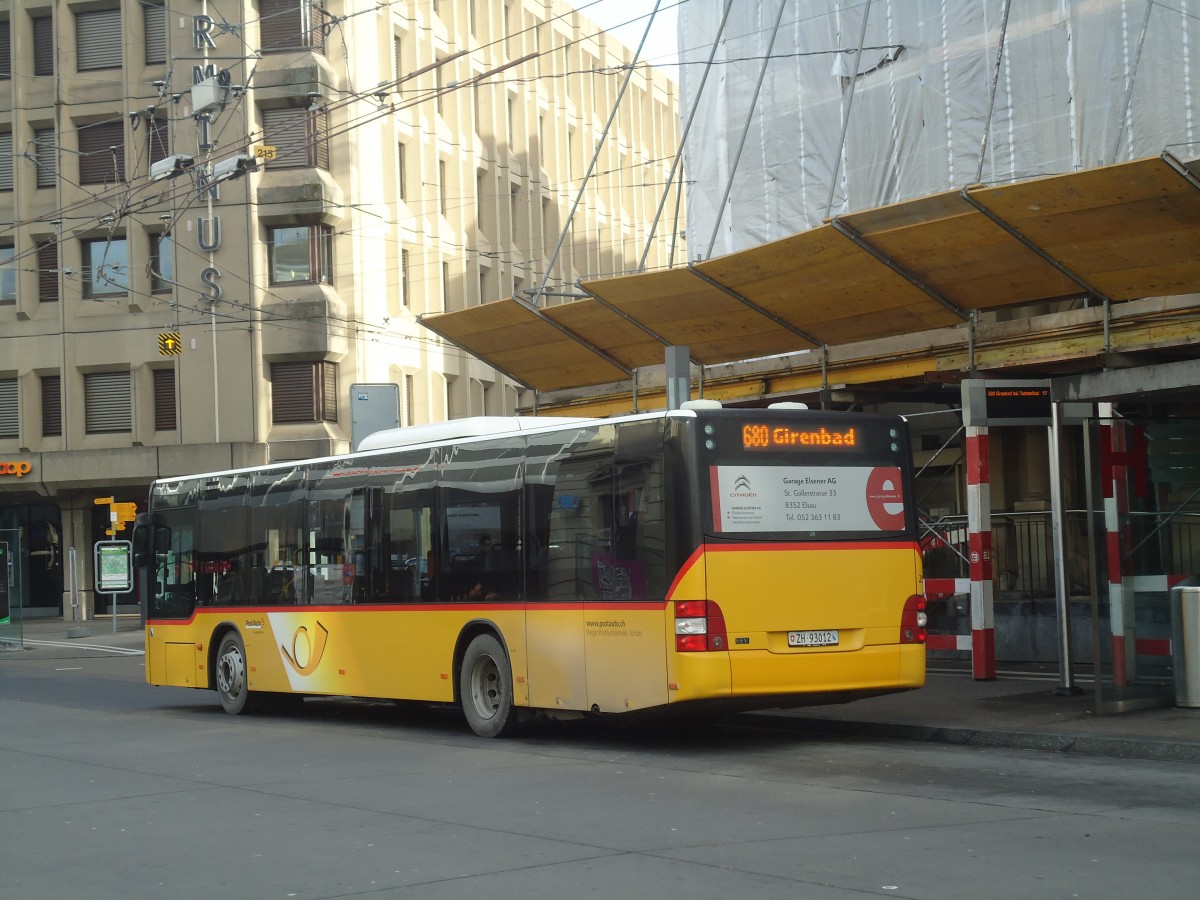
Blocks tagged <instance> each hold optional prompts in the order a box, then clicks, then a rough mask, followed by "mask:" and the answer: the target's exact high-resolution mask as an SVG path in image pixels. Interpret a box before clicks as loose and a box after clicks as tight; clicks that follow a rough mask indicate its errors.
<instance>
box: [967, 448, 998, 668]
mask: <svg viewBox="0 0 1200 900" xmlns="http://www.w3.org/2000/svg"><path fill="white" fill-rule="evenodd" d="M967 547H968V550H969V552H970V564H971V674H972V675H973V676H974V678H975V680H976V681H990V680H993V679H995V677H996V619H995V608H994V602H993V600H994V588H993V582H992V469H991V448H990V438H989V437H988V430H987V427H986V426H982V425H968V426H967Z"/></svg>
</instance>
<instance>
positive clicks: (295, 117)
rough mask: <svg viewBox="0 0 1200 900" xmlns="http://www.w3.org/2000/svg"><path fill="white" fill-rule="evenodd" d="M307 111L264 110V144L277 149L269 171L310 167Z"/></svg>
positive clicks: (289, 109) (288, 109)
mask: <svg viewBox="0 0 1200 900" xmlns="http://www.w3.org/2000/svg"><path fill="white" fill-rule="evenodd" d="M307 115H308V114H307V111H306V110H303V109H292V108H286V109H264V110H263V143H265V144H269V145H271V146H273V147H275V158H274V159H272V160H268V161H267V168H269V169H294V168H298V167H302V166H307V165H308V127H307Z"/></svg>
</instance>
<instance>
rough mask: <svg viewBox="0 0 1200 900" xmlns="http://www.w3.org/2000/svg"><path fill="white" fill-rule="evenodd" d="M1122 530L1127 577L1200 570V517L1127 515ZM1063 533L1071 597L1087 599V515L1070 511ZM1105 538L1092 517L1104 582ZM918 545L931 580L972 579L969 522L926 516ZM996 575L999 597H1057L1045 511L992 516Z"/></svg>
mask: <svg viewBox="0 0 1200 900" xmlns="http://www.w3.org/2000/svg"><path fill="white" fill-rule="evenodd" d="M1122 524H1123V525H1124V526H1125V527H1123V528H1122V538H1121V550H1120V552H1121V554H1122V559H1121V561H1120V565H1121V571H1122V574H1124V575H1125V576H1129V577H1138V576H1155V575H1180V574H1189V573H1193V572H1200V511H1196V512H1190V511H1189V512H1175V513H1130V514H1128V515H1127V516H1126V518H1125V520H1124V522H1123V523H1122ZM1064 530H1065V538H1066V540H1065V543H1066V548H1067V557H1068V558H1067V577H1068V580H1069V584H1070V585H1071V592H1072V594H1076V593H1079V594H1087V593H1089V592H1090V589H1091V576H1092V568H1093V566H1092V565H1091V563H1090V561H1089V558H1088V528H1087V512H1086V511H1084V510H1068V511H1067V513H1066V514H1065V516H1064ZM1104 535H1105V524H1104V517H1103V514H1101V513H1099V512H1093V513H1092V539H1093V541H1094V542H1095V546H1096V555H1097V559H1096V561H1095V567H1094V568H1095V572H1096V577H1097V578H1099V579H1100V581H1101V583H1103V582H1104V581H1105V579H1106V575H1105V573H1106V572H1107V571H1108V560H1106V559H1105V558H1104V554H1105V553H1106V552H1107V543H1106V541H1105V540H1104ZM921 540H922V545H923V546H924V547H925V548H926V549H925V554H924V556H925V577H926V578H967V577H969V576H970V555H969V548H968V534H967V517H966V516H940V517H937V518H930V517H922V521H921ZM992 573H993V575H992V577H993V580H994V583H995V586H996V596H997V599H1002V598H1004V599H1042V598H1049V597H1053V596H1054V543H1053V528H1052V526H1051V521H1050V513H1049V512H1048V511H1036V512H1016V511H1013V512H996V513H993V514H992ZM1098 587H1099V586H1098Z"/></svg>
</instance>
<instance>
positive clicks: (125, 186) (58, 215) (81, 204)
mask: <svg viewBox="0 0 1200 900" xmlns="http://www.w3.org/2000/svg"><path fill="white" fill-rule="evenodd" d="M381 5H382V6H390V5H391V4H390V3H383V4H381ZM588 5H589V6H590V5H591V4H588ZM582 9H586V6H585V7H582V8H581V10H582ZM365 12H367V10H364V11H360V12H359V13H353V14H351V15H349V16H342V17H338V18H337V19H336V20H335V21H334V22H333V23H332V24H333V25H334V26H337V27H340V23H341V21H344V20H346V19H348V18H350V17H352V16H354V15H359V14H364V13H365ZM568 15H570V12H567V13H564V14H563V15H562V16H561V17H566V16H568ZM260 21H261V20H260ZM224 24H225V25H226V29H225V30H227V31H229V32H231V33H237V32H238V29H236V28H233V27H232V26H228V23H224ZM541 24H544V23H535V24H534V25H532V26H530V27H529V28H526V29H523V30H522V31H521V32H517V34H522V33H525V32H527V31H531V30H534V29H536V28H537V27H539V25H541ZM583 39H585V38H581V39H580V40H583ZM503 40H504V39H498V40H497V41H494V42H492V44H488V45H483V46H481V48H479V49H484V48H485V47H489V46H493V45H494V44H499V43H501V42H502V41H503ZM570 43H571V44H574V43H577V42H574V41H573V42H570ZM561 49H562V47H561V46H560V47H557V48H550V49H547V50H545V51H542V52H541V53H540V54H539V53H530V54H526V55H525V56H523V57H521V58H519V59H517V60H511V61H509V62H507V63H504V64H502V65H500V66H497V67H494V68H493V69H491V70H489V71H487V72H484V73H480V74H479V75H476V76H474V77H472V78H470V79H466V80H463V81H459V82H455V83H452V84H449V85H446V86H445V87H443V88H440V89H435V90H432V91H427V92H425V93H424V94H423V95H422V96H419V97H414V98H411V99H410V100H409V101H408V102H405V103H403V104H399V105H396V104H393V105H391V106H389V108H388V109H386V110H385V111H383V113H381V114H383V115H387V114H391V113H393V112H396V111H402V110H404V109H408V108H411V107H412V106H415V105H416V104H418V103H421V102H424V101H426V100H428V99H430V98H431V97H436V96H439V95H442V94H445V93H448V92H450V91H452V90H457V89H459V88H461V87H465V86H468V85H473V84H479V83H482V82H483V81H484V79H486V78H487V77H490V76H492V75H494V74H498V73H499V72H500V71H504V70H507V69H509V68H512V67H514V66H517V65H521V64H523V63H525V62H529V61H532V60H533V59H536V58H538V57H539V56H545V55H549V54H551V53H554V52H557V51H560V50H561ZM471 52H474V51H469V50H467V51H460V53H458V54H453V55H452V56H449V57H445V58H443V59H441V60H437V61H435V62H434V63H432V64H431V65H429V66H426V67H423V68H422V69H420V70H416V71H414V72H411V73H407V74H406V75H405V76H402V77H400V78H397V79H395V80H394V81H392V82H385V83H383V84H382V85H381V86H378V87H376V88H375V89H373V90H372V91H371V92H370V96H372V97H373V96H375V95H376V94H377V93H378V92H379V91H380V90H382V89H383V88H385V87H388V86H395V87H399V85H401V84H403V83H405V82H407V81H409V80H410V79H412V78H415V77H419V76H420V75H422V74H425V73H426V72H428V71H429V70H431V69H433V68H436V67H438V66H441V65H445V64H447V63H450V62H452V61H455V60H457V59H458V58H461V57H462V56H465V55H468V54H470V53H471ZM259 58H261V55H260V54H256V55H254V56H247V57H244V59H246V60H249V59H255V60H257V59H259ZM174 62H175V60H172V71H173V67H174ZM166 96H167V91H166V90H165V86H164V89H163V90H160V91H159V94H158V97H159V100H160V102H161V101H162V100H163V99H164V98H165V97H166ZM244 96H245V95H244V93H243V94H241V95H239V96H238V98H237V99H238V102H239V103H240V102H242V100H243V98H244ZM359 99H365V97H362V96H358V95H352V96H350V97H348V98H345V99H344V100H343V101H339V102H340V103H342V104H349V103H351V102H354V101H355V100H359ZM338 108H340V106H339V105H338V104H329V105H328V106H327V109H329V110H334V109H338ZM377 117H378V116H375V115H370V114H368V115H367V116H365V117H363V118H362V120H361V121H358V122H356V123H353V124H349V125H347V126H346V127H345V128H343V129H342V130H341V131H337V132H330V133H327V134H326V135H325V138H326V139H329V138H334V137H339V136H341V135H343V134H345V133H348V132H349V131H351V130H353V129H354V128H355V127H360V126H361V125H365V124H369V123H370V122H372V121H374V120H375V119H376V118H377ZM118 118H119V119H122V120H123V119H124V114H123V115H122V116H120V117H114V120H116V119H118ZM167 118H168V121H174V122H180V121H186V119H188V118H194V117H178V118H176V117H170V116H168V117H167ZM225 121H226V123H227V122H229V121H231V119H226V120H225ZM93 124H94V123H93ZM223 127H224V125H223ZM255 136H256V133H252V134H250V135H247V136H246V140H245V141H244V142H241V143H240V144H239V146H238V148H236V149H245V148H248V146H249V144H250V143H251V141H252V139H253V138H254V137H255ZM58 149H60V151H61V150H62V149H65V148H58ZM139 159H140V155H139ZM76 186H77V187H79V188H81V189H85V190H86V188H84V187H83V186H82V185H78V184H77V185H76ZM141 187H145V185H142V186H141ZM138 188H139V186H138V185H137V184H135V183H133V182H132V181H130V180H129V179H128V178H127V179H126V182H124V183H121V184H120V185H119V186H118V185H116V184H114V186H113V187H112V188H111V189H108V190H106V191H103V192H100V193H95V194H92V196H91V197H89V198H84V199H81V200H78V201H76V202H75V203H73V204H70V205H68V206H66V207H61V208H60V209H58V210H55V211H53V212H51V213H48V214H46V215H44V216H39V217H38V218H37V219H31V220H23V221H18V222H14V223H12V225H11V226H9V228H8V229H7V230H12V229H13V228H15V227H19V226H28V225H32V224H37V223H39V222H47V223H48V222H49V221H51V220H62V219H64V218H68V217H70V216H69V214H70V213H71V212H73V211H75V210H81V209H83V208H85V207H88V206H92V205H93V204H95V203H110V204H111V202H112V201H113V200H116V199H117V198H118V197H121V198H123V199H125V201H126V202H125V203H122V204H120V205H118V206H116V207H113V208H112V209H111V211H110V212H106V213H100V214H96V215H94V216H83V217H79V218H81V219H83V220H85V221H87V222H88V223H89V224H88V225H87V226H86V227H83V228H79V229H76V231H75V232H73V233H72V234H61V235H56V239H55V243H56V245H61V244H62V243H63V242H64V241H66V240H69V239H74V238H75V236H76V235H77V234H78V233H80V232H81V231H87V230H91V229H92V228H94V227H95V225H99V224H102V223H103V220H104V219H105V218H106V217H108V216H110V215H111V216H113V217H114V221H115V220H116V219H118V218H120V219H123V218H125V217H127V216H130V215H133V214H136V212H137V208H136V207H134V206H133V205H132V204H131V203H130V202H129V200H130V198H131V197H133V196H134V195H135V192H136V191H137V190H138ZM201 192H202V191H195V190H190V191H184V192H183V194H182V196H183V197H184V198H185V201H187V200H198V199H199V197H198V194H199V193H201ZM169 202H172V197H171V196H168V197H163V196H162V195H161V193H160V195H159V196H157V197H155V198H147V199H146V200H144V201H142V205H143V206H151V205H155V204H158V203H169ZM189 206H190V203H187V202H185V206H184V209H183V210H181V211H180V212H181V214H182V213H185V212H186V211H187V208H188V207H189ZM180 218H181V215H177V216H174V217H173V219H172V220H171V223H170V226H168V227H173V226H174V225H175V224H176V223H177V222H178V221H179V220H180ZM93 222H94V223H95V224H91V223H93ZM0 233H3V229H0ZM25 255H27V254H23V255H22V258H24V256H25ZM564 284H565V283H564Z"/></svg>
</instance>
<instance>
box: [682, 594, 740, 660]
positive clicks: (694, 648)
mask: <svg viewBox="0 0 1200 900" xmlns="http://www.w3.org/2000/svg"><path fill="white" fill-rule="evenodd" d="M728 645H729V638H728V636H727V635H726V633H725V614H724V613H722V612H721V607H719V606H717V604H716V603H714V602H712V601H711V600H681V601H678V602H676V604H675V649H676V650H678V651H679V652H681V653H695V652H699V651H704V650H725V649H726V648H727V647H728Z"/></svg>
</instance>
